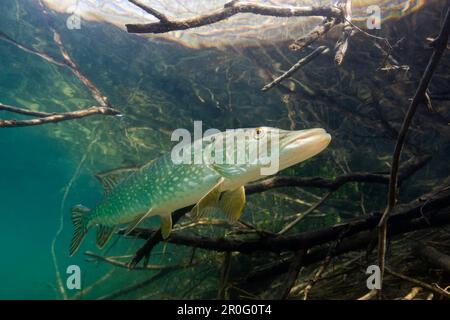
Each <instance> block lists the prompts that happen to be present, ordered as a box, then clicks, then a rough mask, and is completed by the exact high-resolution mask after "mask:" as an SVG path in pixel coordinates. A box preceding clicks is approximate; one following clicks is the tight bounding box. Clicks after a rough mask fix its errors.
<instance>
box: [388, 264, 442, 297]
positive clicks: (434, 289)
mask: <svg viewBox="0 0 450 320" xmlns="http://www.w3.org/2000/svg"><path fill="white" fill-rule="evenodd" d="M384 269H385V271H386V272H387V273H389V274H390V275H393V276H394V277H397V278H399V279H402V280H405V281H408V282H411V283H412V284H415V285H418V286H420V287H422V288H424V289H427V290H429V291H431V292H433V293H436V294H438V295H441V296H443V297H446V298H450V292H448V291H445V290H443V289H442V288H440V287H438V286H436V285H434V286H432V285H429V284H428V283H425V282H423V281H420V280H417V279H414V278H411V277H408V276H405V275H404V274H401V273H398V272H395V271H393V270H391V269H389V268H388V267H386V266H385V268H384Z"/></svg>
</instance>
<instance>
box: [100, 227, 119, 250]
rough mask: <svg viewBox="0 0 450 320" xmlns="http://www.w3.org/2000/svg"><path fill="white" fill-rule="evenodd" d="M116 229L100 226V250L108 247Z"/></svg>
mask: <svg viewBox="0 0 450 320" xmlns="http://www.w3.org/2000/svg"><path fill="white" fill-rule="evenodd" d="M115 229H116V228H115V227H110V226H104V225H99V226H98V227H97V239H96V243H97V246H98V247H99V248H100V249H103V247H104V246H105V245H106V243H107V242H108V241H109V239H111V237H112V235H113V234H114V231H115Z"/></svg>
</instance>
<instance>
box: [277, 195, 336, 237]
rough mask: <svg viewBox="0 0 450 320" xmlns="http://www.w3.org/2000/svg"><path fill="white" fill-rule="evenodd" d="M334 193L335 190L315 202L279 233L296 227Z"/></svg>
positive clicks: (279, 233)
mask: <svg viewBox="0 0 450 320" xmlns="http://www.w3.org/2000/svg"><path fill="white" fill-rule="evenodd" d="M332 194H333V191H330V192H327V194H325V195H324V196H323V197H322V198H321V199H320V200H319V201H318V202H317V203H316V204H314V205H313V206H312V207H310V208H309V209H308V210H306V211H305V212H304V213H303V214H302V215H300V216H298V217H297V218H296V219H295V220H294V221H292V222H291V223H289V224H288V225H287V226H285V227H284V228H283V229H281V231H280V232H278V235H283V234H285V233H286V232H288V231H289V230H291V229H292V228H293V227H295V226H296V225H297V224H298V223H299V222H300V221H302V220H303V219H304V218H305V217H306V216H307V215H308V214H310V213H312V212H314V211H315V210H316V209H317V208H319V207H320V206H321V205H322V204H323V203H324V202H325V201H327V199H328V198H329V197H330V196H331V195H332Z"/></svg>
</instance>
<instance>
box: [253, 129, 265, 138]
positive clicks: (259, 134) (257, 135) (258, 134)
mask: <svg viewBox="0 0 450 320" xmlns="http://www.w3.org/2000/svg"><path fill="white" fill-rule="evenodd" d="M264 133H265V132H264V129H263V128H256V129H255V139H261V138H262V137H264Z"/></svg>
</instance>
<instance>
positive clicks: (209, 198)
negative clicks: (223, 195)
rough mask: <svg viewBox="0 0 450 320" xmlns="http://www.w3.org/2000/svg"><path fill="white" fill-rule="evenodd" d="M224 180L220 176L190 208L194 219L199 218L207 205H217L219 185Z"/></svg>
mask: <svg viewBox="0 0 450 320" xmlns="http://www.w3.org/2000/svg"><path fill="white" fill-rule="evenodd" d="M223 181H224V178H220V179H219V181H218V182H217V184H216V185H215V186H214V187H213V188H212V189H211V190H210V191H209V192H208V193H207V194H206V195H204V196H203V197H202V198H201V199H200V200H199V201H198V202H197V204H196V205H195V206H194V208H192V210H191V213H190V214H191V216H192V218H194V219H200V218H201V217H203V216H204V215H205V213H206V212H207V210H206V208H209V207H217V206H218V202H219V196H220V185H221V184H222V182H223Z"/></svg>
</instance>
